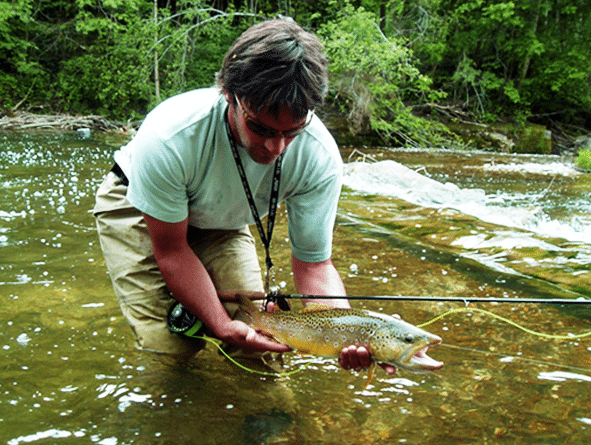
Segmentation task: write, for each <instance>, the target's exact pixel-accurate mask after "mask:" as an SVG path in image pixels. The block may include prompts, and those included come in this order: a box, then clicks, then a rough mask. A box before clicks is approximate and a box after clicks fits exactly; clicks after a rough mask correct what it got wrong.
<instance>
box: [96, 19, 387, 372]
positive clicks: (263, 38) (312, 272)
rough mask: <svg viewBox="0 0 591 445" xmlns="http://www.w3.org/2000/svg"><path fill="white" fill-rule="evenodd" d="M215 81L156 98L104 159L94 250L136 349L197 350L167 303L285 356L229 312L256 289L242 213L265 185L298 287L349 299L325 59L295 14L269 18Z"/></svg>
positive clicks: (354, 363)
mask: <svg viewBox="0 0 591 445" xmlns="http://www.w3.org/2000/svg"><path fill="white" fill-rule="evenodd" d="M217 84H218V85H217V88H210V89H202V90H194V91H190V92H187V93H184V94H180V95H178V96H175V97H172V98H170V99H168V100H166V101H164V102H163V103H161V104H160V105H159V106H157V107H156V108H155V109H154V110H153V111H152V112H151V113H149V114H148V116H147V117H146V119H145V121H144V122H143V124H142V126H141V127H140V129H139V130H138V133H137V134H136V136H135V137H134V138H133V140H132V141H130V142H129V144H127V145H126V146H124V147H122V148H121V149H120V150H119V151H117V152H116V153H115V156H114V157H115V161H116V165H115V167H114V169H113V171H111V172H110V173H109V174H108V175H107V177H106V178H105V181H104V182H103V184H102V185H101V187H100V188H99V190H98V192H97V202H96V206H95V209H94V213H95V216H96V218H97V227H98V233H99V238H100V242H101V248H102V250H103V253H104V256H105V261H106V264H107V268H108V269H109V273H110V276H111V280H112V282H113V286H114V289H115V293H116V295H117V297H118V300H119V303H120V305H121V309H122V312H123V314H124V315H125V317H126V318H127V320H128V322H129V323H130V324H131V327H132V329H133V330H134V333H135V335H136V337H137V341H138V343H139V346H140V347H142V348H144V349H147V350H152V351H156V352H161V353H168V354H175V355H180V356H190V355H192V354H194V353H195V352H196V351H198V350H199V349H200V348H202V347H203V344H202V343H201V342H199V341H198V340H195V339H188V338H183V337H181V336H177V335H173V334H171V333H170V332H168V330H167V327H166V315H167V312H168V310H169V308H170V306H171V305H172V304H173V303H174V301H175V300H176V301H178V302H180V303H181V304H182V305H183V306H184V307H186V308H187V309H188V310H189V311H191V312H192V313H193V314H195V315H196V316H197V317H198V318H199V320H201V321H202V322H203V323H204V324H205V326H207V328H208V329H209V331H210V332H211V333H212V334H213V335H214V336H215V337H217V338H219V339H221V340H223V341H224V342H226V343H228V344H230V345H234V346H237V347H240V348H243V349H245V350H248V351H261V352H264V351H271V352H286V351H288V350H289V348H288V347H286V346H285V345H281V344H278V343H276V342H273V341H271V340H270V339H268V338H267V337H266V336H264V335H262V334H261V333H258V332H255V331H254V330H253V329H252V328H250V327H249V326H248V325H246V324H245V323H243V322H242V321H239V320H236V319H234V318H233V317H234V316H235V314H236V311H237V304H236V303H233V302H232V300H235V297H236V295H237V294H245V295H251V296H252V295H261V293H262V292H263V291H264V288H263V283H262V279H261V271H260V267H259V265H258V259H257V255H256V251H255V248H254V239H253V237H252V235H251V234H250V232H249V230H248V225H249V224H253V223H254V222H255V216H254V215H253V213H257V211H258V213H259V214H260V216H261V217H262V216H263V215H264V214H266V213H267V211H268V210H269V209H270V210H271V211H272V209H273V205H271V206H270V205H269V199H270V196H271V195H272V188H273V184H280V186H279V188H278V192H277V196H276V198H277V200H278V201H279V202H285V203H286V206H287V211H288V227H289V236H290V242H291V247H292V270H293V275H294V281H295V286H296V289H297V291H298V292H299V293H301V294H313V295H343V296H344V295H346V292H345V288H344V285H343V282H342V280H341V278H340V276H339V274H338V272H337V270H336V269H335V267H334V266H333V264H332V261H331V259H330V256H331V244H332V230H333V227H334V221H335V215H336V209H337V204H338V198H339V194H340V189H341V170H342V161H341V159H340V155H339V152H338V149H337V146H336V143H335V142H334V139H333V138H332V137H331V136H330V134H329V133H328V131H327V130H326V128H325V127H324V125H323V124H322V123H321V122H320V120H319V119H318V118H317V117H316V116H315V115H314V110H315V109H317V108H318V107H319V106H320V105H321V104H322V102H323V100H324V97H325V95H326V92H327V89H328V80H327V59H326V56H325V55H324V53H323V48H322V45H321V44H320V42H319V41H318V40H317V38H316V37H315V36H313V35H312V34H310V33H307V32H305V31H304V30H303V29H302V28H301V27H299V26H298V25H297V24H296V23H295V22H294V21H293V20H284V19H275V20H270V21H266V22H263V23H259V24H257V25H254V26H252V27H251V28H250V29H248V30H247V31H246V32H245V33H243V34H242V35H241V36H240V37H239V38H238V39H237V40H236V42H235V43H234V45H233V46H232V48H231V49H230V50H229V51H228V53H227V55H226V57H225V59H224V61H223V64H222V69H221V71H220V73H218V76H217ZM277 163H279V164H280V166H281V170H280V172H278V169H277V168H276V166H277ZM241 171H242V173H241ZM279 180H280V181H279ZM247 189H248V190H250V191H251V195H252V198H251V200H252V204H253V205H254V209H253V208H252V206H249V199H247V194H246V193H247V192H248V190H247ZM173 297H174V299H173ZM326 303H327V304H329V305H332V306H334V307H345V308H346V307H349V303H348V302H347V300H346V299H342V300H326ZM340 362H341V365H342V366H343V367H344V368H345V369H350V368H361V367H367V366H369V364H370V357H369V353H368V351H367V350H366V349H365V348H363V347H361V348H357V347H356V346H354V345H352V346H350V347H348V348H345V349H344V350H343V352H342V354H341V358H340ZM393 371H394V370H393V368H390V370H389V372H393Z"/></svg>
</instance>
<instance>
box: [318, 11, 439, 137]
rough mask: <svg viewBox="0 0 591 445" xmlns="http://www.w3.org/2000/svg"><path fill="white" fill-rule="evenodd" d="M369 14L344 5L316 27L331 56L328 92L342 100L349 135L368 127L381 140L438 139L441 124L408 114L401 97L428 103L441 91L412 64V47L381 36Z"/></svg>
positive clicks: (360, 132) (405, 99)
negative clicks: (321, 24)
mask: <svg viewBox="0 0 591 445" xmlns="http://www.w3.org/2000/svg"><path fill="white" fill-rule="evenodd" d="M375 19H376V17H375V15H374V14H372V13H370V12H368V11H366V10H365V9H363V8H358V9H355V8H354V7H353V6H351V5H346V6H345V7H344V8H343V9H341V11H340V12H339V14H338V18H337V19H336V20H335V21H334V22H329V23H327V24H325V25H323V26H322V27H321V28H320V30H319V35H320V36H321V37H322V38H323V40H324V45H325V48H326V52H327V54H328V56H329V58H330V61H331V64H330V75H331V85H332V86H331V89H332V96H333V97H334V98H335V100H338V101H340V103H341V104H342V110H343V111H344V112H346V113H347V116H348V121H349V126H350V128H351V130H352V132H353V133H354V134H363V133H366V132H367V131H368V130H369V129H371V130H374V131H376V132H378V133H379V134H380V135H381V137H382V139H383V141H384V143H387V144H390V143H392V142H393V141H395V140H397V141H398V142H399V143H400V142H402V143H404V144H411V145H433V144H440V143H441V142H442V140H441V138H440V134H439V133H440V132H441V131H442V129H441V128H436V127H435V125H434V124H431V123H430V122H429V121H426V120H425V119H422V118H420V117H417V116H415V115H413V113H412V109H411V107H409V106H407V105H406V102H412V103H415V104H416V103H424V102H430V101H434V100H437V99H439V98H440V97H441V94H440V93H438V92H436V91H434V90H432V89H431V80H430V79H429V78H428V77H427V76H424V75H422V74H421V73H420V72H419V70H418V69H417V68H416V66H414V64H413V55H412V51H410V50H409V49H408V48H406V47H405V46H404V43H403V42H402V41H399V40H397V39H388V38H386V37H385V36H384V34H383V33H382V32H381V30H380V28H379V27H378V25H377V24H376V22H375Z"/></svg>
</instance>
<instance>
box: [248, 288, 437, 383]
mask: <svg viewBox="0 0 591 445" xmlns="http://www.w3.org/2000/svg"><path fill="white" fill-rule="evenodd" d="M241 303H242V304H241V309H242V311H243V312H244V314H245V316H246V319H247V323H249V324H250V326H251V327H252V328H254V329H256V330H257V331H259V332H262V333H264V334H266V335H268V336H269V337H271V338H273V339H275V340H277V341H279V342H281V343H284V344H286V345H288V346H289V347H291V348H293V349H295V350H296V351H298V352H299V353H303V354H315V355H322V356H332V357H339V356H340V354H341V350H342V349H343V348H344V347H346V346H349V345H357V346H365V347H366V348H367V350H368V351H369V353H370V354H371V356H372V360H373V361H372V366H371V367H370V371H369V375H368V379H367V382H366V384H365V387H364V389H365V388H367V386H368V385H369V383H370V382H371V380H372V378H373V375H374V372H375V364H376V362H377V363H387V364H389V365H392V366H395V367H397V368H400V369H406V370H409V371H413V372H427V371H434V370H436V369H440V368H441V367H442V366H443V363H442V362H439V361H437V360H434V359H432V358H431V357H429V356H428V355H427V350H428V349H429V347H430V346H433V345H437V344H439V343H441V338H440V337H438V336H437V335H433V334H430V333H429V332H426V331H424V330H422V329H420V328H418V327H416V326H413V325H412V324H410V323H406V322H405V321H402V320H400V319H398V318H395V317H391V316H389V315H384V314H379V313H376V312H371V311H368V310H364V309H333V308H331V307H329V306H326V305H322V304H315V303H308V304H307V305H306V307H305V308H304V310H303V311H301V312H291V311H289V312H284V311H278V312H275V313H273V314H270V313H267V312H265V311H261V310H259V309H258V308H257V307H256V306H255V304H254V303H253V302H252V301H251V300H249V299H248V298H242V299H241Z"/></svg>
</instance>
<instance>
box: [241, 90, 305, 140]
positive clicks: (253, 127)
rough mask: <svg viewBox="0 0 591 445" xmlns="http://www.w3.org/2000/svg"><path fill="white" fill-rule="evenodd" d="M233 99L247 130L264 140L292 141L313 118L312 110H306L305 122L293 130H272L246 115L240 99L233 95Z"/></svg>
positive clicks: (246, 112)
mask: <svg viewBox="0 0 591 445" xmlns="http://www.w3.org/2000/svg"><path fill="white" fill-rule="evenodd" d="M234 98H235V99H236V102H237V103H238V106H239V107H240V110H241V111H242V115H243V117H244V122H245V123H246V126H247V127H248V129H249V130H250V131H252V132H253V133H254V134H256V135H257V136H260V137H263V138H265V139H274V138H278V137H280V138H282V139H293V138H295V137H296V136H297V135H299V134H300V133H301V132H302V131H304V128H306V127H307V126H308V125H310V122H312V117H313V116H314V110H308V116H307V117H306V121H305V122H304V123H303V124H301V125H299V126H297V127H295V128H292V129H291V130H287V131H279V130H275V129H274V128H271V127H268V126H267V125H265V124H263V123H262V122H259V121H258V120H257V119H255V118H254V117H252V116H251V115H250V114H249V113H248V111H246V110H245V109H244V106H243V105H242V102H240V99H238V96H236V95H234Z"/></svg>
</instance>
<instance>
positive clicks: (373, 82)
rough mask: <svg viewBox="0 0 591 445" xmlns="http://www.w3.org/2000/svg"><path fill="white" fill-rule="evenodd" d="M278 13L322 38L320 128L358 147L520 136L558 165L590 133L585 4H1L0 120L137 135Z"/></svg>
mask: <svg viewBox="0 0 591 445" xmlns="http://www.w3.org/2000/svg"><path fill="white" fill-rule="evenodd" d="M277 14H282V15H285V16H290V17H293V18H294V19H295V20H297V21H298V23H300V24H301V25H302V26H304V27H305V28H307V29H310V30H312V31H314V32H316V33H317V34H318V35H319V36H320V37H321V39H322V41H323V43H324V45H325V47H326V51H327V53H328V55H329V57H330V61H331V64H330V77H331V88H330V93H329V96H328V100H327V104H326V106H325V107H324V108H323V110H320V112H319V114H320V115H321V116H322V117H323V118H325V119H326V120H327V121H329V126H330V125H332V126H334V127H335V128H336V127H339V126H340V127H343V128H346V131H345V132H344V133H342V134H345V133H346V134H347V135H349V136H351V139H350V140H351V141H354V140H355V137H360V136H361V137H363V140H364V141H366V143H367V141H372V142H373V143H375V144H381V145H390V146H392V145H393V146H400V145H403V146H428V147H437V146H449V145H453V144H456V143H457V144H466V143H468V145H470V144H469V142H470V138H471V137H472V136H471V134H472V133H470V131H468V132H466V131H465V130H466V129H470V128H474V127H476V128H483V127H484V128H496V129H498V128H504V129H505V130H506V129H507V128H509V130H508V131H505V132H504V135H505V136H506V135H508V137H509V138H511V137H514V136H515V137H517V138H518V139H519V137H521V138H524V137H525V136H524V134H525V135H530V139H531V140H532V142H531V143H530V144H529V146H528V147H526V148H525V149H523V148H522V150H524V151H537V152H548V151H549V150H550V149H554V150H555V151H556V149H557V147H558V149H561V148H562V149H564V148H568V147H569V146H572V145H573V144H574V142H573V141H575V138H576V137H577V136H581V135H585V134H588V133H589V132H590V131H591V2H589V1H588V0H512V1H499V0H359V1H353V0H315V1H313V2H312V1H310V0H276V1H269V0H207V1H206V0H186V1H182V0H102V1H98V0H75V1H72V0H35V1H34V0H12V1H1V0H0V115H1V116H12V115H15V114H16V113H19V112H21V111H28V112H33V113H38V114H51V113H66V114H72V115H86V114H99V115H102V116H105V117H106V118H108V119H113V120H117V121H121V122H127V123H131V122H134V121H139V120H141V119H142V118H143V116H144V115H145V114H146V113H147V112H148V111H149V110H150V109H152V108H153V107H154V106H155V105H157V104H158V103H159V102H161V101H162V100H164V99H165V98H167V97H170V96H172V95H175V94H178V93H180V92H183V91H187V90H190V89H193V88H199V87H207V86H211V85H212V84H213V79H214V74H215V72H216V71H217V70H218V69H219V67H220V64H221V60H222V58H223V56H224V54H225V52H226V50H227V49H228V47H229V46H230V44H231V43H232V41H233V40H234V39H235V38H236V37H237V36H238V35H239V34H240V33H241V32H242V31H243V30H244V29H246V28H247V27H248V26H250V25H251V24H253V23H255V22H257V21H260V20H262V19H264V18H266V17H273V16H275V15H277ZM462 128H463V130H464V131H462ZM525 129H529V130H528V132H526V133H524V130H525ZM532 129H533V130H532ZM548 129H549V130H551V132H552V141H553V144H552V146H550V145H549V144H546V143H543V142H540V141H542V140H543V139H544V138H542V137H541V136H540V135H541V134H542V133H544V134H546V135H548V134H549V132H548V131H547V130H548ZM532 132H533V133H532ZM540 132H542V133H540ZM491 133H492V132H491ZM458 135H461V136H463V140H461V139H460V138H459V137H458ZM516 135H518V136H516ZM519 135H520V136H519ZM497 139H498V138H497ZM358 140H359V139H358ZM588 140H589V141H591V139H588ZM522 145H523V144H522ZM506 147H513V145H506V146H505V148H504V149H507V148H506ZM552 147H554V148H552Z"/></svg>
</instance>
